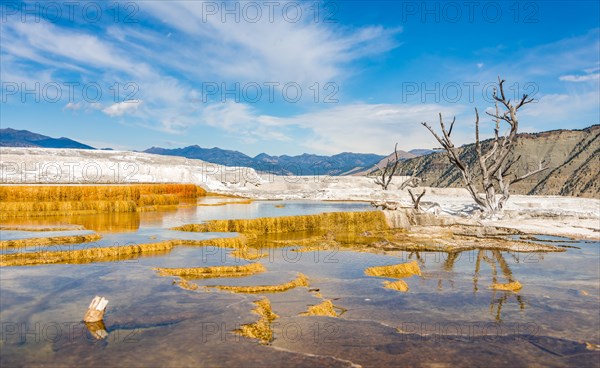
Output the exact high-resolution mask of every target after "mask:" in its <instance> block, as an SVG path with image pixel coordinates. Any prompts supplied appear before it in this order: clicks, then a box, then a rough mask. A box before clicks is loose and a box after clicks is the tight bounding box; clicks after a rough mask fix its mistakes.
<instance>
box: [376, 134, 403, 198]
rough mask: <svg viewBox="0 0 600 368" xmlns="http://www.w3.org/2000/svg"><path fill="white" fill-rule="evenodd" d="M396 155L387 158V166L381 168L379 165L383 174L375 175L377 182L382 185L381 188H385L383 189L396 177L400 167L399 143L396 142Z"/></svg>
mask: <svg viewBox="0 0 600 368" xmlns="http://www.w3.org/2000/svg"><path fill="white" fill-rule="evenodd" d="M394 156H395V159H393V160H392V159H388V160H387V162H386V164H385V167H384V168H383V169H382V168H380V167H379V166H377V168H378V169H379V171H380V173H381V176H376V177H375V184H377V185H379V186H381V189H383V190H387V188H388V186H389V185H390V183H391V182H392V178H393V177H394V174H395V173H396V169H397V168H398V165H399V164H400V157H398V143H396V145H395V146H394ZM378 175H379V174H378Z"/></svg>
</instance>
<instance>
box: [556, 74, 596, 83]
mask: <svg viewBox="0 0 600 368" xmlns="http://www.w3.org/2000/svg"><path fill="white" fill-rule="evenodd" d="M558 79H560V80H561V81H563V82H589V81H598V80H600V73H592V74H584V75H573V74H567V75H561V76H560V77H559V78H558Z"/></svg>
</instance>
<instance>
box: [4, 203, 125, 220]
mask: <svg viewBox="0 0 600 368" xmlns="http://www.w3.org/2000/svg"><path fill="white" fill-rule="evenodd" d="M136 209H137V205H136V203H135V201H131V200H123V201H121V200H119V201H111V200H97V201H91V200H90V201H51V202H1V203H0V213H2V215H1V217H3V218H7V217H20V216H53V215H71V214H95V213H102V212H135V211H136Z"/></svg>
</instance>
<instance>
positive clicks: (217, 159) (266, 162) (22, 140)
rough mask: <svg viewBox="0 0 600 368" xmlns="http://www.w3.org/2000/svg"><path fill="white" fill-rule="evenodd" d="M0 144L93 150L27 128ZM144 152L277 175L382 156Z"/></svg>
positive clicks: (330, 171)
mask: <svg viewBox="0 0 600 368" xmlns="http://www.w3.org/2000/svg"><path fill="white" fill-rule="evenodd" d="M0 146H4V147H43V148H80V149H95V148H94V147H91V146H88V145H86V144H83V143H79V142H76V141H74V140H71V139H68V138H51V137H48V136H45V135H41V134H36V133H32V132H30V131H27V130H15V129H11V128H6V129H0ZM103 149H106V148H103ZM144 152H146V153H153V154H159V155H166V156H181V157H187V158H191V159H198V160H202V161H206V162H211V163H215V164H219V165H226V166H245V167H251V168H254V169H256V170H258V171H263V172H270V173H274V174H277V175H315V174H317V175H350V174H360V173H363V172H365V171H369V170H370V169H371V168H373V167H374V166H375V165H376V164H378V163H379V162H380V161H382V160H383V161H386V156H381V155H376V154H372V153H351V152H344V153H340V154H337V155H333V156H321V155H313V154H307V153H305V154H302V155H298V156H287V155H283V156H271V155H268V154H266V153H261V154H259V155H257V156H255V157H250V156H248V155H245V154H243V153H241V152H238V151H231V150H224V149H221V148H218V147H214V148H202V147H200V146H197V145H194V146H189V147H184V148H175V149H167V148H160V147H152V148H149V149H147V150H145V151H144ZM427 152H429V151H427V150H413V151H410V152H404V151H399V152H398V153H399V155H400V157H401V158H402V159H408V158H413V157H417V156H418V155H419V154H423V153H427Z"/></svg>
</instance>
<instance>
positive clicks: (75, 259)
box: [0, 240, 180, 266]
mask: <svg viewBox="0 0 600 368" xmlns="http://www.w3.org/2000/svg"><path fill="white" fill-rule="evenodd" d="M178 244H180V241H175V240H167V241H163V242H157V243H149V244H138V245H124V246H115V247H105V248H89V249H79V250H72V251H56V252H49V251H43V252H28V253H16V254H1V255H0V266H33V265H43V264H55V263H77V264H79V263H93V262H103V261H104V262H110V261H122V260H127V259H132V258H135V257H136V256H139V255H142V254H164V253H168V252H170V251H171V249H173V247H174V246H175V245H178Z"/></svg>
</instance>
